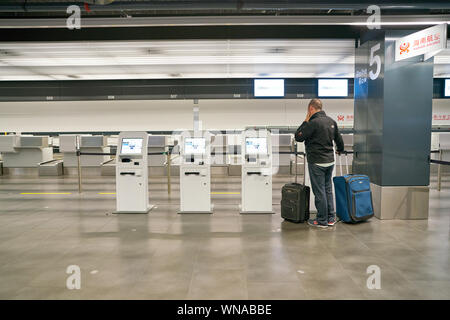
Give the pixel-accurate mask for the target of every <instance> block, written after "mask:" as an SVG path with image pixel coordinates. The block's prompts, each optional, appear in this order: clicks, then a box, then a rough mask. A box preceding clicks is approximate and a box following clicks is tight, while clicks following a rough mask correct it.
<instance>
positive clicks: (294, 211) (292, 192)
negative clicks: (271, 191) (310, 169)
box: [281, 145, 311, 223]
mask: <svg viewBox="0 0 450 320" xmlns="http://www.w3.org/2000/svg"><path fill="white" fill-rule="evenodd" d="M295 150H296V153H295V183H288V184H285V185H284V186H283V188H281V217H282V218H284V219H285V220H287V221H290V222H295V223H301V222H305V221H308V219H309V198H310V192H311V190H310V188H309V187H308V186H305V172H304V171H303V184H300V183H297V157H298V154H297V145H295ZM304 159H305V158H304ZM303 169H305V165H303Z"/></svg>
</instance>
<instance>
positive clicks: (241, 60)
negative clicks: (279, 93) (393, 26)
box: [0, 40, 450, 80]
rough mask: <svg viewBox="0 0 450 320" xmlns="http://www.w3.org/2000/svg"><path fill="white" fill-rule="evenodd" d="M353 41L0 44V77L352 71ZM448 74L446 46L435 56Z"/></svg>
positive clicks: (161, 76) (336, 74) (307, 75)
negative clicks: (444, 49)
mask: <svg viewBox="0 0 450 320" xmlns="http://www.w3.org/2000/svg"><path fill="white" fill-rule="evenodd" d="M354 52H355V49H354V41H353V40H202V41H189V40H186V41H104V42H88V41H84V42H56V43H55V42H20V43H19V42H17V43H14V42H3V43H0V80H75V79H76V80H93V79H95V80H98V79H104V80H108V79H179V78H254V77H282V78H311V77H349V78H351V77H353V75H354ZM435 64H436V66H435V75H436V76H438V77H449V76H450V70H449V69H450V68H449V66H450V50H446V51H444V52H442V53H440V54H439V55H438V56H437V57H436V58H435Z"/></svg>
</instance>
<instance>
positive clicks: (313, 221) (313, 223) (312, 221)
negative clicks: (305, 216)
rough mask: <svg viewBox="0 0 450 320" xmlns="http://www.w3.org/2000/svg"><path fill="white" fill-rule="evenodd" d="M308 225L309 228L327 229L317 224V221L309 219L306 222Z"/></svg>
mask: <svg viewBox="0 0 450 320" xmlns="http://www.w3.org/2000/svg"><path fill="white" fill-rule="evenodd" d="M308 224H309V225H310V226H313V227H317V228H326V227H328V226H327V225H323V224H320V223H319V222H317V220H313V219H309V220H308Z"/></svg>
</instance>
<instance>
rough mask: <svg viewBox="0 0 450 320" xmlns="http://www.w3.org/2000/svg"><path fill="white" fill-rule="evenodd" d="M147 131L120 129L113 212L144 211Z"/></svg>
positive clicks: (146, 177)
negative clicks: (114, 210) (114, 208)
mask: <svg viewBox="0 0 450 320" xmlns="http://www.w3.org/2000/svg"><path fill="white" fill-rule="evenodd" d="M147 144H148V134H147V133H146V132H121V133H120V135H119V138H118V146H117V157H116V202H117V211H116V213H147V212H148V211H149V210H150V209H151V208H152V207H153V206H152V205H150V204H149V197H148V152H147Z"/></svg>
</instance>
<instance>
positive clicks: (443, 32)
mask: <svg viewBox="0 0 450 320" xmlns="http://www.w3.org/2000/svg"><path fill="white" fill-rule="evenodd" d="M445 48H447V24H446V23H444V24H439V25H437V26H434V27H431V28H427V29H425V30H421V31H418V32H415V33H413V34H410V35H409V36H406V37H403V38H401V39H398V40H396V41H395V61H401V60H404V59H408V58H412V57H416V56H419V55H422V54H423V55H424V59H425V60H427V59H428V58H431V57H432V56H434V55H435V54H437V53H438V52H439V51H441V50H442V49H445Z"/></svg>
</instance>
